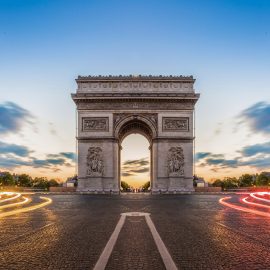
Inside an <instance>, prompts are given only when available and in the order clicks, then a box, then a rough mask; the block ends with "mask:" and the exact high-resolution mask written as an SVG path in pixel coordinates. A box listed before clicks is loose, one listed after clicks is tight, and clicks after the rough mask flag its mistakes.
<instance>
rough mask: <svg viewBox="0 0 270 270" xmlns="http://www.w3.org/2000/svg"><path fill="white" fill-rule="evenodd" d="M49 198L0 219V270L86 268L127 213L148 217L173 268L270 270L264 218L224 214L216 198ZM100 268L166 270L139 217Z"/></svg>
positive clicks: (268, 222) (268, 221) (129, 221)
mask: <svg viewBox="0 0 270 270" xmlns="http://www.w3.org/2000/svg"><path fill="white" fill-rule="evenodd" d="M48 196H49V195H48ZM49 197H50V198H52V200H53V203H52V204H50V205H49V206H47V207H44V208H40V209H37V210H35V211H32V212H27V213H20V214H18V215H14V216H10V217H6V218H1V219H0V269H1V270H2V269H3V270H8V269H22V270H24V269H31V270H38V269H92V268H93V267H94V265H95V263H96V262H97V260H98V259H99V256H100V254H101V253H102V251H103V249H104V247H105V246H106V243H107V242H108V240H109V238H110V236H111V234H112V232H113V231H114V229H115V226H116V224H117V223H118V220H119V218H120V214H121V213H123V212H134V211H138V212H148V213H150V214H151V219H152V221H153V222H154V224H155V226H156V229H157V231H158V233H159V235H160V236H161V238H162V240H163V242H164V244H165V245H166V247H167V249H168V251H169V253H170V254H171V256H172V258H173V260H174V262H175V263H176V265H177V267H178V268H179V269H249V270H251V269H270V241H269V240H270V237H269V232H270V218H267V217H262V216H256V215H254V214H249V213H244V212H239V211H236V210H233V209H230V208H226V207H224V206H222V205H220V204H219V203H218V200H219V199H220V198H221V197H222V196H219V195H174V196H170V195H157V196H151V195H144V194H128V195H121V196H101V195H100V196H99V195H95V196H94V195H93V196H92V195H50V196H49ZM31 198H32V199H33V201H32V202H31V203H35V202H37V201H38V200H39V196H37V195H34V196H31ZM233 200H235V202H237V196H236V195H235V196H233ZM31 203H30V204H31ZM106 269H121V270H124V269H165V267H164V264H163V262H162V259H161V257H160V254H159V251H158V249H157V247H156V245H155V243H154V240H153V238H152V235H151V233H150V230H149V228H148V227H147V225H146V222H145V219H144V217H127V218H126V221H125V224H124V226H123V228H122V230H121V232H120V234H119V237H118V240H117V242H116V245H115V247H114V249H113V252H112V254H111V256H110V259H109V261H108V264H107V268H106Z"/></svg>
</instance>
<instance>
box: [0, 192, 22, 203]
mask: <svg viewBox="0 0 270 270" xmlns="http://www.w3.org/2000/svg"><path fill="white" fill-rule="evenodd" d="M13 194H15V196H13V197H11V198H7V199H3V200H0V203H2V202H8V201H12V200H16V199H18V198H19V197H21V195H22V194H21V193H14V192H1V195H8V196H9V195H13Z"/></svg>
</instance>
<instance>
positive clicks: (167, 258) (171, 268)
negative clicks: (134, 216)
mask: <svg viewBox="0 0 270 270" xmlns="http://www.w3.org/2000/svg"><path fill="white" fill-rule="evenodd" d="M145 219H146V223H147V225H148V227H149V229H150V231H151V233H152V235H153V238H154V240H155V243H156V246H157V248H158V251H159V253H160V256H161V258H162V260H163V262H164V265H165V267H166V269H167V270H177V269H178V268H177V267H176V265H175V263H174V261H173V259H172V257H171V255H170V253H169V251H168V249H167V248H166V246H165V244H164V243H163V241H162V239H161V237H160V235H159V233H158V231H157V229H156V227H155V224H154V223H153V221H152V219H151V218H150V216H149V215H146V216H145Z"/></svg>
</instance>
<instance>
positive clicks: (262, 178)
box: [256, 173, 270, 186]
mask: <svg viewBox="0 0 270 270" xmlns="http://www.w3.org/2000/svg"><path fill="white" fill-rule="evenodd" d="M269 185H270V177H269V176H267V175H266V174H265V173H260V174H259V175H258V176H257V178H256V186H269Z"/></svg>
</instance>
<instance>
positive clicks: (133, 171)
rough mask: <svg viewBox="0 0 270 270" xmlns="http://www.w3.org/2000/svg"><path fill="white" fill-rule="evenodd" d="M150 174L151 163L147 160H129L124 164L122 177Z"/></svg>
mask: <svg viewBox="0 0 270 270" xmlns="http://www.w3.org/2000/svg"><path fill="white" fill-rule="evenodd" d="M146 172H149V161H148V159H147V158H141V159H134V160H127V161H125V162H124V163H123V167H122V176H133V175H138V174H142V173H146Z"/></svg>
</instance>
